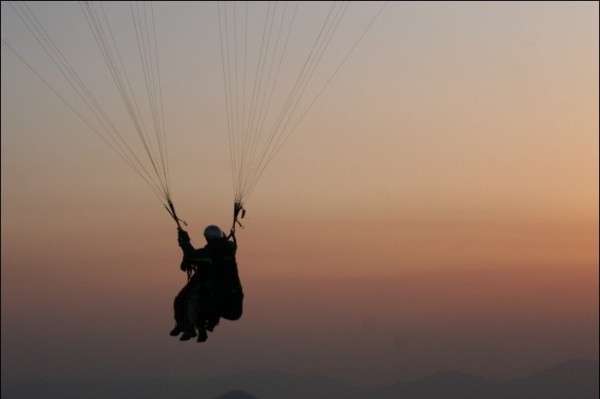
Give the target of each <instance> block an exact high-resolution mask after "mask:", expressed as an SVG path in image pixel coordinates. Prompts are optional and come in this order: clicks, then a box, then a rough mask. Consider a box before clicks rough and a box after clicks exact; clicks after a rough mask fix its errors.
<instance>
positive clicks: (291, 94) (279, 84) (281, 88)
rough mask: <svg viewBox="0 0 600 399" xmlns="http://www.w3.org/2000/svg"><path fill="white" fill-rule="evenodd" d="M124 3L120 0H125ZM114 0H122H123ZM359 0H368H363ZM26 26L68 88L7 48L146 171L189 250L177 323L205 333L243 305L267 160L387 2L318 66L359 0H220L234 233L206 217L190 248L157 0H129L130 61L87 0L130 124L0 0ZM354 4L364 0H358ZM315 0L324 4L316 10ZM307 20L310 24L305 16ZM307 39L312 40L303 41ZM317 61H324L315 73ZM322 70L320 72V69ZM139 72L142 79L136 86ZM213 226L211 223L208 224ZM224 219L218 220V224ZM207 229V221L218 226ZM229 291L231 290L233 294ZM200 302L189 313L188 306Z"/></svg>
mask: <svg viewBox="0 0 600 399" xmlns="http://www.w3.org/2000/svg"><path fill="white" fill-rule="evenodd" d="M119 3H120V2H119ZM119 3H118V4H117V6H120V7H123V4H119ZM358 3H360V4H364V3H362V2H358ZM4 4H8V6H9V7H10V8H11V9H12V11H13V13H14V14H15V15H16V16H17V17H18V19H19V20H20V21H21V22H22V24H23V25H24V26H25V27H26V28H27V30H28V31H29V33H30V34H31V36H32V37H33V38H34V39H35V41H36V42H37V43H38V44H39V46H40V48H41V49H42V50H43V51H44V53H45V54H46V55H47V57H48V58H49V59H50V60H51V61H52V64H53V65H54V66H55V67H56V68H57V70H58V71H60V75H61V76H62V78H63V79H64V81H66V82H67V87H68V91H69V93H67V92H66V91H65V90H64V89H63V90H61V89H59V88H58V86H57V85H56V84H54V82H52V81H49V80H48V79H47V78H46V77H45V76H44V74H42V73H41V72H40V71H39V70H38V68H36V67H35V66H34V65H32V63H31V62H29V61H28V60H26V59H25V57H23V56H21V55H20V52H19V51H18V49H16V48H14V46H12V45H11V44H9V39H8V38H7V40H5V38H4V37H3V38H2V42H3V44H4V45H5V46H6V47H7V48H9V49H10V50H11V51H12V52H13V53H14V54H15V55H16V56H17V57H18V58H19V59H20V60H21V61H22V62H23V63H24V64H25V65H26V66H27V67H28V68H29V69H30V70H31V71H32V72H33V73H34V74H35V75H37V76H38V77H39V78H40V79H41V80H42V81H43V82H44V84H45V85H46V86H48V87H49V88H50V90H51V91H53V92H54V93H55V94H56V95H57V96H58V97H59V98H60V99H61V101H62V102H64V103H65V104H66V105H67V106H68V107H69V108H70V109H71V110H72V111H73V112H74V113H75V114H76V115H77V116H78V117H79V118H80V119H81V120H82V121H83V122H84V123H85V124H86V125H87V126H88V127H89V128H90V129H91V130H92V131H93V132H94V133H95V134H96V135H97V136H98V137H100V138H101V139H102V140H103V141H104V142H105V143H106V144H107V145H108V146H109V147H110V148H111V149H112V150H113V151H114V152H115V153H116V154H117V155H118V156H119V157H120V158H121V159H122V160H123V161H124V162H125V163H126V164H127V165H128V166H129V167H130V168H131V169H132V170H134V171H135V173H136V174H137V175H138V176H139V177H140V178H141V179H142V180H143V181H144V182H145V183H146V185H147V186H148V187H149V188H150V190H151V191H152V192H153V193H154V195H155V196H156V197H157V198H158V199H159V201H160V202H161V204H162V205H163V207H164V208H165V209H166V210H167V212H168V213H169V215H170V216H171V217H172V218H173V219H174V221H175V223H176V224H177V229H178V241H179V245H180V247H181V248H182V250H183V254H184V257H183V262H182V264H181V268H182V270H183V271H185V272H186V273H187V275H188V282H187V284H186V286H185V287H184V289H182V292H180V294H179V295H178V296H177V298H176V300H175V305H174V307H175V313H176V315H175V318H176V321H177V325H176V327H175V328H174V329H173V331H172V335H176V336H178V335H179V334H184V335H183V336H182V337H185V338H186V340H187V339H189V338H192V337H193V334H196V333H192V331H191V329H192V327H190V326H194V327H195V328H196V331H197V332H198V333H197V334H199V335H198V340H200V341H203V340H205V339H206V337H205V335H206V329H207V330H208V331H211V330H212V329H214V327H215V326H216V324H217V323H218V321H219V319H220V318H221V317H223V318H226V319H229V320H235V319H238V318H239V317H240V316H241V313H242V300H243V291H242V286H241V282H240V281H239V276H238V275H237V262H236V259H235V255H236V251H237V239H236V236H235V234H236V227H240V226H242V223H241V219H243V218H244V215H245V213H246V209H245V204H246V201H247V200H248V198H249V197H250V195H251V194H252V192H253V190H254V189H255V187H256V185H257V183H258V181H259V180H260V178H261V176H262V175H263V173H264V171H265V169H266V168H267V167H268V166H269V164H270V163H271V162H272V161H273V159H274V157H275V156H276V154H277V153H278V152H279V151H280V149H281V148H282V146H283V145H284V143H285V142H286V140H287V139H288V138H289V137H290V135H291V134H292V133H293V132H294V131H295V130H296V129H297V127H298V126H299V125H300V123H301V121H302V119H303V118H304V117H305V116H306V114H307V113H308V111H309V110H310V108H311V107H312V106H313V105H314V104H315V102H316V100H317V99H318V98H319V96H320V95H321V93H323V91H324V90H325V88H326V87H327V86H328V84H329V82H330V81H331V80H332V79H333V77H334V76H335V75H336V73H337V72H338V71H339V69H340V68H341V67H342V65H343V64H344V63H345V62H346V60H347V59H348V58H349V56H350V54H351V53H352V52H353V50H354V49H355V48H356V46H357V45H358V43H359V42H360V41H361V39H362V38H363V37H364V35H365V34H366V33H367V31H368V30H369V29H370V27H371V26H372V25H373V23H374V22H375V20H376V19H377V17H378V16H379V15H380V14H381V12H382V10H383V7H384V6H385V4H383V6H381V7H380V8H379V9H378V10H377V12H375V13H373V14H372V15H368V16H367V18H366V20H367V22H366V23H363V24H362V25H361V26H360V28H357V29H356V30H355V31H356V32H355V35H354V36H353V38H352V39H351V41H350V43H346V45H345V46H340V47H339V48H337V49H336V51H335V52H333V53H334V54H335V57H334V61H333V62H332V64H330V65H329V69H328V70H327V71H325V72H320V67H321V66H322V65H323V60H324V58H325V56H326V55H327V54H328V53H329V52H330V50H331V48H332V47H334V44H333V43H334V42H335V38H336V33H338V31H339V28H340V26H341V23H342V21H343V20H344V16H345V14H346V13H347V12H348V9H349V8H350V7H351V6H352V5H353V2H349V1H343V2H331V3H325V4H321V3H320V2H318V3H316V2H315V3H313V2H311V3H304V2H258V3H252V2H217V4H216V7H215V8H213V9H214V11H215V14H216V15H215V16H216V17H217V18H218V30H219V31H218V35H215V36H217V37H218V40H219V50H220V63H221V69H222V82H223V89H224V91H223V92H224V96H225V106H224V108H225V109H224V111H225V112H224V114H225V116H226V129H223V130H226V131H227V136H228V139H229V153H230V157H229V158H230V162H231V175H232V182H233V222H232V225H231V228H230V231H229V233H228V234H227V233H224V232H223V231H222V230H221V229H219V228H216V227H215V226H212V227H214V228H207V229H206V231H205V238H206V240H207V245H206V247H204V248H202V249H194V248H193V246H192V245H191V243H190V240H189V235H188V234H187V232H186V231H185V230H184V228H183V227H182V224H184V225H186V223H185V222H184V221H183V220H182V219H180V218H179V216H178V215H177V213H176V211H175V206H174V203H173V198H172V191H171V182H170V176H169V175H170V170H169V160H168V151H167V141H168V140H167V133H166V131H167V129H166V126H165V115H164V107H163V83H162V80H161V64H162V62H164V61H161V59H160V58H161V57H160V52H159V46H158V41H157V36H158V34H157V28H156V14H157V13H156V12H155V7H154V5H153V3H152V2H132V3H130V4H129V14H130V16H131V25H132V27H133V34H132V36H133V37H134V38H135V43H137V49H136V53H137V65H138V66H139V67H138V69H133V68H132V65H131V64H128V63H127V62H125V61H124V59H125V57H124V52H123V50H122V49H121V48H120V46H119V40H117V39H118V38H117V36H118V35H115V30H114V28H113V26H112V25H111V20H110V18H108V13H107V12H106V11H107V10H106V7H112V5H110V6H108V5H106V6H105V5H103V4H102V3H101V2H80V3H79V7H80V11H81V15H83V17H84V19H85V22H86V25H87V27H88V28H89V32H90V33H91V36H92V38H93V42H94V43H95V45H96V47H97V49H98V51H99V53H100V54H101V56H102V59H103V60H104V63H105V66H106V70H107V71H108V72H109V74H110V77H111V79H112V83H113V84H114V88H115V90H116V93H117V95H116V96H115V98H117V99H118V101H119V102H120V103H121V105H122V109H123V110H125V112H126V113H127V115H128V117H129V125H128V127H125V128H123V127H122V126H118V125H117V123H115V121H114V120H113V118H111V117H110V112H108V111H107V109H106V108H107V107H106V106H105V105H103V104H102V101H100V98H99V96H97V95H96V94H95V93H94V92H93V90H92V89H91V88H90V85H89V84H87V83H86V81H85V79H84V78H82V77H81V76H80V73H79V71H78V70H77V68H75V67H74V66H73V63H72V62H71V61H70V60H69V59H68V57H67V56H66V55H65V51H64V49H63V48H61V46H60V43H59V42H57V41H56V40H55V39H54V38H53V37H52V36H51V35H50V33H49V32H48V30H47V29H46V28H45V27H44V25H43V24H42V23H41V22H40V20H39V19H38V17H37V16H36V14H35V13H34V12H33V11H32V9H31V7H30V6H29V4H28V3H26V2H3V5H4ZM360 4H359V5H360ZM317 8H318V11H317ZM306 21H309V22H310V23H309V24H307V25H306V26H301V25H302V22H306ZM298 38H300V39H302V40H301V41H302V43H306V44H307V45H306V46H305V47H301V46H299V45H298V43H299V42H300V41H296V42H294V40H295V39H296V40H298ZM319 72H320V73H319ZM317 77H318V78H317ZM135 78H140V80H141V81H142V82H143V83H142V84H141V87H142V89H141V90H139V89H138V90H136V85H135V84H134V80H135ZM209 227H210V226H209ZM215 229H218V232H217V230H215ZM211 231H212V232H211ZM229 294H231V295H229ZM192 313H193V315H192Z"/></svg>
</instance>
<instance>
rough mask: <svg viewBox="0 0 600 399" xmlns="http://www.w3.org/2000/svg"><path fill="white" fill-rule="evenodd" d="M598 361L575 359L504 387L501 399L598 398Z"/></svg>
mask: <svg viewBox="0 0 600 399" xmlns="http://www.w3.org/2000/svg"><path fill="white" fill-rule="evenodd" d="M598 380H599V379H598V362H593V361H590V360H572V361H569V362H565V363H562V364H560V365H558V366H556V367H553V368H551V369H548V370H545V371H542V372H540V373H536V374H533V375H531V376H528V377H524V378H519V379H516V380H513V381H510V382H508V383H506V384H503V385H502V386H501V390H500V392H499V394H498V395H497V396H496V397H497V398H499V399H509V398H529V399H569V398H595V399H597V398H598V397H599V390H598Z"/></svg>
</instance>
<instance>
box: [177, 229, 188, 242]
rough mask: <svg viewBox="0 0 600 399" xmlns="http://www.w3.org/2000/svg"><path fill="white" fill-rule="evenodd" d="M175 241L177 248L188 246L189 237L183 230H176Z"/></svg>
mask: <svg viewBox="0 0 600 399" xmlns="http://www.w3.org/2000/svg"><path fill="white" fill-rule="evenodd" d="M177 241H178V242H179V246H181V245H182V244H189V242H190V236H189V234H188V233H187V231H185V230H183V229H177Z"/></svg>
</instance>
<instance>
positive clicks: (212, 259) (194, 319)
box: [170, 225, 244, 342]
mask: <svg viewBox="0 0 600 399" xmlns="http://www.w3.org/2000/svg"><path fill="white" fill-rule="evenodd" d="M204 237H205V238H206V245H205V246H204V247H203V248H200V249H195V248H194V247H193V246H192V244H191V242H190V236H189V235H188V233H187V232H186V231H185V230H183V229H181V228H178V242H179V246H180V247H181V249H182V250H183V261H182V262H181V270H182V271H186V272H187V273H188V282H187V284H186V285H185V286H184V287H183V288H182V289H181V291H180V292H179V294H177V296H176V297H175V301H174V304H173V307H174V311H175V322H176V325H175V328H173V330H171V332H170V334H171V335H172V336H178V335H179V334H181V333H183V335H182V336H181V338H180V340H182V341H187V340H189V339H191V338H193V337H196V336H197V337H198V338H197V341H198V342H204V341H206V339H207V330H208V331H211V332H212V331H213V329H214V328H215V326H216V325H217V324H219V320H220V319H221V318H225V319H227V320H238V319H239V318H240V317H241V316H242V311H243V299H244V293H243V291H242V285H241V282H240V278H239V275H238V268H237V262H236V259H235V255H236V251H237V241H236V239H235V234H234V233H233V231H232V233H231V234H230V235H229V237H227V236H226V235H225V234H224V233H223V232H222V231H221V229H220V228H219V227H218V226H214V225H210V226H208V227H207V228H206V229H205V230H204ZM196 331H197V332H196Z"/></svg>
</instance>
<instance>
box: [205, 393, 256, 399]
mask: <svg viewBox="0 0 600 399" xmlns="http://www.w3.org/2000/svg"><path fill="white" fill-rule="evenodd" d="M215 399H259V398H257V397H256V396H253V395H250V394H249V393H246V392H244V391H230V392H227V393H226V394H225V395H221V396H219V397H218V398H215Z"/></svg>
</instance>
